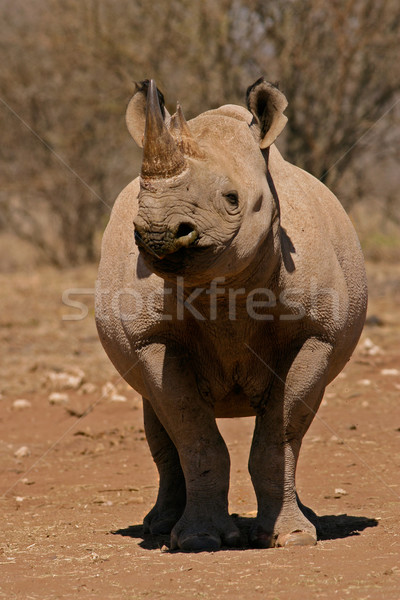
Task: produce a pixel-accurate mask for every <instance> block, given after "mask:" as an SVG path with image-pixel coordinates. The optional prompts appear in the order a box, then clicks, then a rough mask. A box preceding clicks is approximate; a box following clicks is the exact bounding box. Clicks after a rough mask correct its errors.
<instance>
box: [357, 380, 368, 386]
mask: <svg viewBox="0 0 400 600" xmlns="http://www.w3.org/2000/svg"><path fill="white" fill-rule="evenodd" d="M357 383H358V384H359V385H371V380H370V379H360V380H359V381H357Z"/></svg>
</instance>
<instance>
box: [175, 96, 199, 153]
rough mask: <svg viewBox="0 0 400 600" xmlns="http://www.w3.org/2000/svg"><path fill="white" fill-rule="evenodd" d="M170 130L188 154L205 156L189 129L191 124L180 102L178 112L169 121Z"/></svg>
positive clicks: (177, 107)
mask: <svg viewBox="0 0 400 600" xmlns="http://www.w3.org/2000/svg"><path fill="white" fill-rule="evenodd" d="M169 130H170V132H171V134H172V135H173V137H174V138H175V140H176V142H177V144H178V145H179V147H180V148H181V149H182V152H183V153H184V154H185V155H186V156H190V157H192V158H200V159H201V158H205V154H204V152H203V150H202V149H201V148H200V146H199V144H198V143H197V142H196V140H195V138H194V137H193V135H192V132H191V131H190V129H189V125H188V124H187V121H186V119H185V115H184V114H183V110H182V107H181V105H180V104H179V102H178V103H177V105H176V113H175V114H174V115H172V117H171V120H170V122H169Z"/></svg>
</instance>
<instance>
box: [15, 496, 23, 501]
mask: <svg viewBox="0 0 400 600" xmlns="http://www.w3.org/2000/svg"><path fill="white" fill-rule="evenodd" d="M24 500H25V498H24V497H23V496H15V501H16V502H23V501H24Z"/></svg>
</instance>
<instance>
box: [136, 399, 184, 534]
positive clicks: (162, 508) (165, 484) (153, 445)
mask: <svg viewBox="0 0 400 600" xmlns="http://www.w3.org/2000/svg"><path fill="white" fill-rule="evenodd" d="M143 415H144V428H145V432H146V438H147V442H148V444H149V447H150V451H151V454H152V456H153V459H154V462H155V463H156V466H157V469H158V474H159V477H160V485H159V490H158V495H157V501H156V504H155V505H154V507H153V508H152V509H151V511H150V512H149V513H148V514H147V515H146V517H145V518H144V522H143V525H144V531H145V533H148V532H150V533H153V534H167V533H171V529H172V528H173V526H174V525H175V523H176V522H177V521H178V520H179V519H180V517H181V516H182V513H183V511H184V508H185V504H186V489H185V478H184V475H183V471H182V467H181V463H180V461H179V455H178V452H177V450H176V448H175V446H174V443H173V442H172V440H171V438H170V437H169V435H168V433H167V432H166V431H165V428H164V426H163V425H162V424H161V423H160V421H159V419H158V417H157V415H156V414H155V412H154V410H153V408H152V406H151V404H150V402H149V401H148V400H146V399H145V398H143Z"/></svg>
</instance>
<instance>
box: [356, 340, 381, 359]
mask: <svg viewBox="0 0 400 600" xmlns="http://www.w3.org/2000/svg"><path fill="white" fill-rule="evenodd" d="M361 351H362V353H363V354H368V356H377V355H378V354H383V350H382V348H380V347H379V346H377V345H376V344H374V342H373V341H372V340H371V338H368V337H367V338H365V340H364V343H363V344H362V346H361Z"/></svg>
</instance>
